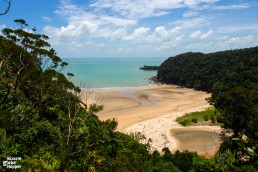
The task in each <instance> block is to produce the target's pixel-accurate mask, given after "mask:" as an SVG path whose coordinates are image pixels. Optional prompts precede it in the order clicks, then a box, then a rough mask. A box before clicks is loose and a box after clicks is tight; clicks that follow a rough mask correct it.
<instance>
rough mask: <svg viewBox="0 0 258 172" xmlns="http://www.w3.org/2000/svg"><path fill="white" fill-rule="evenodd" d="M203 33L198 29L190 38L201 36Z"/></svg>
mask: <svg viewBox="0 0 258 172" xmlns="http://www.w3.org/2000/svg"><path fill="white" fill-rule="evenodd" d="M201 34H202V32H201V31H199V30H197V31H195V32H194V33H192V34H191V35H190V38H199V37H200V36H201Z"/></svg>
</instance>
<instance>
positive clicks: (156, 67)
mask: <svg viewBox="0 0 258 172" xmlns="http://www.w3.org/2000/svg"><path fill="white" fill-rule="evenodd" d="M139 69H141V70H158V69H159V66H156V65H155V66H147V65H144V66H143V67H140V68H139Z"/></svg>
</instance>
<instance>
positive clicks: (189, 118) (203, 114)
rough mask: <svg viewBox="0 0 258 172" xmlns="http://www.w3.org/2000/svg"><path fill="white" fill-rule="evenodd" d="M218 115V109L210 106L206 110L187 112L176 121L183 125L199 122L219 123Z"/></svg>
mask: <svg viewBox="0 0 258 172" xmlns="http://www.w3.org/2000/svg"><path fill="white" fill-rule="evenodd" d="M218 116H219V113H218V111H217V110H216V109H215V108H214V107H209V108H207V109H205V110H204V111H199V112H191V113H187V114H185V115H184V116H181V117H178V118H177V119H176V121H177V122H178V123H179V124H181V125H183V126H191V125H198V124H201V125H203V124H207V125H219V123H218V121H217V117H218Z"/></svg>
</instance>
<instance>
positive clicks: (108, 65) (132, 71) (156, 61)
mask: <svg viewBox="0 0 258 172" xmlns="http://www.w3.org/2000/svg"><path fill="white" fill-rule="evenodd" d="M62 60H63V61H65V62H68V66H66V67H65V69H64V70H63V71H62V72H63V73H64V74H67V73H68V72H69V73H73V74H74V77H72V78H71V81H72V82H73V83H74V84H75V85H77V86H79V87H81V88H82V87H84V88H101V89H105V88H106V89H109V88H117V87H141V86H150V85H154V83H151V82H150V80H149V78H151V77H152V76H156V74H157V71H150V70H148V71H146V70H139V68H140V67H142V66H144V65H150V66H151V65H160V64H161V63H162V62H163V61H164V60H165V59H164V58H64V59H62Z"/></svg>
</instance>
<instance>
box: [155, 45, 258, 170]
mask: <svg viewBox="0 0 258 172" xmlns="http://www.w3.org/2000/svg"><path fill="white" fill-rule="evenodd" d="M257 66H258V47H253V48H246V49H239V50H231V51H222V52H215V53H210V54H202V53H191V52H190V53H184V54H180V55H177V56H175V57H170V58H169V59H167V60H166V61H164V62H163V64H161V66H160V68H159V70H158V74H157V79H158V80H159V81H160V82H163V83H167V84H177V85H181V86H184V87H190V88H194V89H198V90H203V91H208V92H211V93H212V96H211V98H210V99H209V102H210V103H211V104H212V105H213V106H214V107H215V108H216V109H217V111H218V112H219V115H218V114H217V113H212V114H211V115H205V116H204V121H207V120H211V122H212V123H213V124H216V123H217V122H219V123H223V128H224V129H225V130H226V131H229V132H233V136H232V137H225V138H224V143H223V144H222V146H221V149H220V151H221V153H222V154H223V153H227V152H226V151H227V150H228V149H230V151H231V152H235V155H234V156H235V157H234V158H235V160H236V161H235V162H234V165H233V166H237V165H242V164H247V165H249V164H253V163H255V162H257V161H258V158H257V155H258V154H257V153H258V150H257V145H258V132H257V128H258V91H257V90H258V77H257V76H258V67H257ZM189 116H190V115H189ZM189 116H185V117H183V118H179V119H177V121H178V122H180V123H181V124H182V125H185V126H186V125H192V124H193V122H194V123H195V122H196V119H197V121H199V119H198V117H197V116H192V117H189ZM188 117H189V118H188ZM201 120H203V119H201ZM244 137H245V138H246V139H243V138H244ZM248 150H249V151H248ZM230 170H231V169H230Z"/></svg>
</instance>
